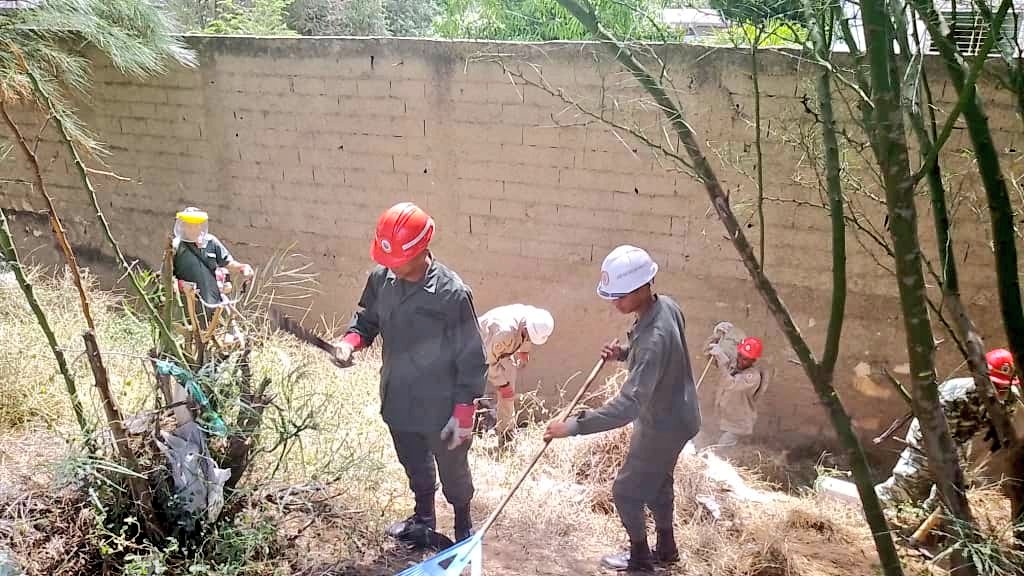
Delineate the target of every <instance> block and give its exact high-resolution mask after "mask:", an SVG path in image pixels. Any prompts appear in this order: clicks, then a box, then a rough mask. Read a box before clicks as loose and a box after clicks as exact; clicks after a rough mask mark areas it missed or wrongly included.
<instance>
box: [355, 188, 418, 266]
mask: <svg viewBox="0 0 1024 576" xmlns="http://www.w3.org/2000/svg"><path fill="white" fill-rule="evenodd" d="M433 236H434V220H433V219H432V218H431V217H430V216H429V215H428V214H427V213H426V212H424V211H423V210H421V209H420V207H419V206H416V205H415V204H413V203H412V202H402V203H401V204H395V205H394V206H392V207H391V208H388V209H387V211H386V212H384V213H383V214H381V216H380V219H379V220H377V232H376V233H375V234H374V236H373V245H372V246H370V257H371V258H373V259H374V261H376V262H377V263H378V264H380V265H381V266H384V267H385V268H395V267H397V266H401V265H403V264H405V263H407V262H409V261H410V260H412V259H413V258H415V257H416V255H417V254H419V253H420V252H423V251H424V250H425V249H426V248H427V245H428V244H430V239H431V238H432V237H433Z"/></svg>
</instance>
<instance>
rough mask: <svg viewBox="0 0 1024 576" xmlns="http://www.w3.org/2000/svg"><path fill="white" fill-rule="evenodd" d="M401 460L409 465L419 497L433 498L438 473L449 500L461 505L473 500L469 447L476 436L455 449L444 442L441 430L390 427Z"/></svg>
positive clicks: (408, 474) (409, 475)
mask: <svg viewBox="0 0 1024 576" xmlns="http://www.w3.org/2000/svg"><path fill="white" fill-rule="evenodd" d="M390 431H391V440H392V442H394V445H395V453H396V454H397V455H398V461H399V462H400V463H401V464H402V467H403V468H405V475H406V477H407V478H408V479H409V489H410V490H412V492H413V494H414V495H415V496H416V498H417V500H419V499H420V498H426V497H430V498H433V495H434V492H436V490H437V475H438V473H440V475H441V491H442V492H443V493H444V497H445V499H446V500H448V503H449V504H451V505H452V506H454V507H456V508H458V507H460V506H465V505H467V504H469V502H470V501H471V500H472V499H473V476H472V474H471V473H470V471H469V447H470V444H472V441H473V440H472V437H470V438H468V439H466V441H465V442H463V443H462V444H460V445H459V446H458V447H456V448H455V449H454V450H449V449H448V446H446V445H445V443H444V442H442V441H441V436H440V432H438V433H437V434H423V433H420V432H407V431H401V430H395V429H390Z"/></svg>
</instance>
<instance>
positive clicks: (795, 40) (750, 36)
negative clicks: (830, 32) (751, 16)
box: [703, 20, 807, 48]
mask: <svg viewBox="0 0 1024 576" xmlns="http://www.w3.org/2000/svg"><path fill="white" fill-rule="evenodd" d="M703 42H704V43H706V44H714V45H719V46H751V45H754V44H756V45H757V46H758V47H759V48H766V47H775V48H778V47H785V46H790V47H797V46H803V45H804V44H805V43H806V42H807V29H806V28H804V27H803V26H801V25H800V24H797V23H794V22H785V21H781V20H768V21H765V22H761V23H758V24H750V23H746V24H734V25H732V26H730V27H729V28H726V29H725V30H721V31H719V32H716V33H715V34H714V35H712V36H711V37H710V38H707V39H705V40H703Z"/></svg>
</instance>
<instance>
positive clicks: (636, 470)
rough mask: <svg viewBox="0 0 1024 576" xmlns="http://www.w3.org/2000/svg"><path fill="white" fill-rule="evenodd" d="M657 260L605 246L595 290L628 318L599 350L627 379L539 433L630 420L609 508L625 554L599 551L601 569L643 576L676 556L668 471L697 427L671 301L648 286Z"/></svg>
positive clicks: (585, 430) (679, 321) (680, 325)
mask: <svg viewBox="0 0 1024 576" xmlns="http://www.w3.org/2000/svg"><path fill="white" fill-rule="evenodd" d="M657 272H658V265H657V264H656V263H655V262H654V261H653V260H652V259H651V257H650V255H648V254H647V252H646V251H644V250H642V249H640V248H636V247H633V246H619V247H618V248H616V249H615V250H612V252H611V253H610V254H608V256H607V257H606V258H605V260H604V263H603V265H602V266H601V280H600V283H599V284H598V288H597V293H598V295H599V296H600V297H601V298H604V299H605V300H609V301H611V302H612V303H613V304H614V306H615V308H616V309H617V310H618V311H619V312H620V313H622V314H633V315H635V318H636V320H635V322H634V324H633V328H632V329H631V330H630V332H629V344H628V345H626V346H620V345H619V344H618V343H617V342H612V343H611V344H608V345H606V346H605V347H604V349H603V351H602V355H603V357H604V358H605V359H608V360H617V361H620V362H622V361H625V362H626V363H627V366H628V369H629V376H628V377H627V379H626V382H625V383H624V384H623V385H622V389H621V390H620V391H619V393H618V395H617V396H616V397H615V398H613V399H612V400H610V401H609V402H607V403H605V404H604V405H603V406H601V407H600V408H597V409H595V410H587V411H584V412H582V413H581V414H580V415H578V416H576V417H573V418H569V419H567V420H566V421H565V422H552V423H550V424H548V428H547V432H546V433H545V438H547V439H550V438H564V437H566V436H573V435H576V434H595V433H597V432H604V431H606V430H612V429H614V428H619V427H621V426H625V425H626V424H629V423H633V434H632V438H631V439H630V443H629V451H628V453H627V454H626V459H625V462H623V464H622V468H621V469H620V470H619V473H618V475H617V476H616V478H615V483H614V485H613V487H612V495H613V498H614V501H615V509H616V510H617V511H618V514H619V518H620V519H621V520H622V525H623V527H625V529H626V534H627V535H628V536H629V551H628V552H623V553H619V554H612V555H609V556H605V557H604V558H603V559H602V561H601V562H602V564H603V565H604V566H606V567H609V568H612V569H616V570H625V571H626V572H627V573H629V574H647V573H650V572H651V571H652V570H653V569H654V564H655V563H659V564H662V563H671V562H676V561H678V559H679V552H678V549H677V548H676V542H675V533H674V530H673V519H674V507H675V506H674V500H675V493H674V484H673V472H674V470H675V467H676V462H677V460H678V459H679V453H680V452H681V451H682V450H683V446H685V445H686V443H687V442H688V441H689V440H690V439H691V438H693V437H694V436H696V434H697V432H698V431H699V429H700V422H701V417H700V405H699V402H698V400H697V389H696V386H695V385H694V382H693V370H692V369H691V366H690V355H689V351H688V349H687V346H686V337H685V333H684V328H685V322H684V320H683V314H682V312H681V311H680V309H679V306H678V305H677V304H676V303H675V302H674V301H673V300H672V299H671V298H669V297H667V296H664V295H661V294H656V293H655V292H654V290H653V287H652V285H651V283H652V281H653V280H654V276H655V275H656V274H657ZM646 509H650V511H651V514H652V515H653V516H654V526H655V528H656V532H657V545H656V547H655V549H654V551H653V554H652V551H651V549H650V547H649V545H648V542H647V519H646Z"/></svg>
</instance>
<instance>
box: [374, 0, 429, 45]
mask: <svg viewBox="0 0 1024 576" xmlns="http://www.w3.org/2000/svg"><path fill="white" fill-rule="evenodd" d="M384 12H385V16H386V23H385V25H386V26H387V32H388V35H389V36H401V37H419V36H430V35H432V33H433V22H434V18H435V17H437V16H438V15H439V14H440V13H441V10H440V7H439V6H438V4H437V1H436V0H385V1H384Z"/></svg>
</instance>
